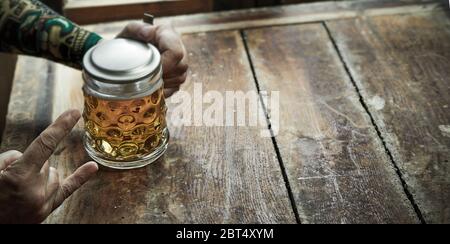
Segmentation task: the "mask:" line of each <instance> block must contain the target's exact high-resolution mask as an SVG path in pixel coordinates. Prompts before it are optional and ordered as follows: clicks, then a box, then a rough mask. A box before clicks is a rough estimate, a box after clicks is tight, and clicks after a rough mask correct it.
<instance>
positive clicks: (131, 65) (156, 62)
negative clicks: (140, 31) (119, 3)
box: [83, 38, 162, 99]
mask: <svg viewBox="0 0 450 244" xmlns="http://www.w3.org/2000/svg"><path fill="white" fill-rule="evenodd" d="M83 71H84V74H83V77H84V80H85V81H86V84H85V85H86V86H87V87H86V86H85V91H86V90H87V91H88V92H90V93H95V94H94V95H96V96H100V97H104V98H111V99H114V98H116V99H126V98H135V97H139V96H142V95H148V94H151V93H152V92H153V91H154V90H156V89H157V88H159V87H160V83H161V85H162V81H161V74H162V71H161V55H160V53H159V51H158V49H156V47H154V46H153V45H151V44H148V43H144V42H140V41H135V40H131V39H124V38H117V39H112V40H108V41H103V42H101V43H99V44H98V45H96V46H95V47H93V48H91V49H90V50H89V51H87V52H86V54H85V56H84V58H83Z"/></svg>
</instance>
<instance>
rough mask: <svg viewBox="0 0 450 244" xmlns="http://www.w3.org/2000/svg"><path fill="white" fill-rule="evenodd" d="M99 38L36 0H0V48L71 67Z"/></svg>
mask: <svg viewBox="0 0 450 244" xmlns="http://www.w3.org/2000/svg"><path fill="white" fill-rule="evenodd" d="M100 39H101V37H100V36H98V35H97V34H95V33H92V32H89V31H87V30H84V29H82V28H81V27H79V26H78V25H76V24H75V23H73V22H71V21H70V20H68V19H66V18H64V17H62V16H60V15H58V14H57V13H55V12H54V11H53V10H51V9H50V8H48V7H47V6H45V5H44V4H42V3H41V2H39V1H37V0H0V51H2V52H13V53H20V54H27V55H33V56H38V57H44V58H47V59H51V60H54V61H56V62H60V63H63V64H66V65H69V66H72V67H75V68H80V67H81V61H82V58H83V55H84V54H85V52H86V51H87V50H88V49H89V48H90V47H92V46H94V45H95V44H97V42H98V41H99V40H100Z"/></svg>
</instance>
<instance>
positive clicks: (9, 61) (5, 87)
mask: <svg viewBox="0 0 450 244" xmlns="http://www.w3.org/2000/svg"><path fill="white" fill-rule="evenodd" d="M16 62H17V55H14V54H5V53H0V67H2V72H0V141H1V139H2V136H3V130H4V128H5V122H6V114H7V112H8V104H9V96H10V94H11V87H12V83H13V79H14V71H15V70H16Z"/></svg>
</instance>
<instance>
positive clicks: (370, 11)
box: [89, 0, 442, 33]
mask: <svg viewBox="0 0 450 244" xmlns="http://www.w3.org/2000/svg"><path fill="white" fill-rule="evenodd" d="M441 7H442V6H441V4H439V3H436V1H432V0H413V1H406V2H405V1H341V2H316V3H305V4H294V5H285V6H278V7H265V8H256V9H246V10H234V11H224V12H215V13H207V14H193V15H182V16H174V17H165V18H157V19H156V20H155V23H156V24H168V23H170V24H173V25H174V26H175V27H176V28H177V30H178V31H179V32H181V33H199V32H207V31H219V30H235V29H244V28H255V27H263V26H273V25H287V24H299V23H310V22H318V21H324V20H333V19H341V18H354V17H357V16H361V15H385V14H397V13H411V12H420V11H429V10H433V9H436V8H441ZM127 22H128V21H127ZM125 24H126V22H123V21H122V22H117V23H108V24H100V25H95V26H93V27H89V28H98V27H100V28H108V29H109V30H110V31H112V32H117V31H119V30H120V29H121V28H123V26H124V25H125Z"/></svg>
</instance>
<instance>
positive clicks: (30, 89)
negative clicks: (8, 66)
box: [0, 56, 53, 152]
mask: <svg viewBox="0 0 450 244" xmlns="http://www.w3.org/2000/svg"><path fill="white" fill-rule="evenodd" d="M52 91H53V73H52V69H51V68H50V65H49V62H48V61H46V60H44V59H39V58H33V57H26V56H23V57H20V58H18V61H17V65H16V71H15V74H14V81H13V84H12V90H11V97H10V100H9V105H8V114H7V116H6V125H5V130H4V132H3V138H2V143H1V147H0V152H4V151H6V150H12V149H14V150H19V151H23V150H24V149H25V148H26V147H27V145H29V144H30V143H31V142H32V141H33V140H34V138H35V137H36V136H37V135H39V133H40V132H41V131H42V130H43V129H44V128H45V127H46V126H47V125H48V123H49V121H50V120H51V118H50V117H51V106H50V103H51V99H48V98H49V97H51V96H52Z"/></svg>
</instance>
